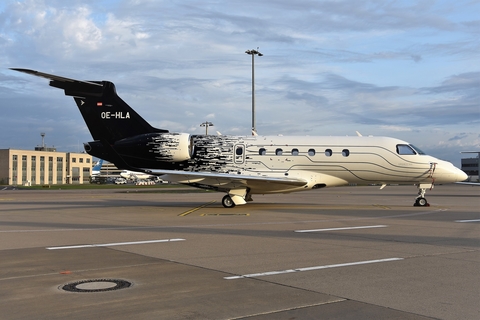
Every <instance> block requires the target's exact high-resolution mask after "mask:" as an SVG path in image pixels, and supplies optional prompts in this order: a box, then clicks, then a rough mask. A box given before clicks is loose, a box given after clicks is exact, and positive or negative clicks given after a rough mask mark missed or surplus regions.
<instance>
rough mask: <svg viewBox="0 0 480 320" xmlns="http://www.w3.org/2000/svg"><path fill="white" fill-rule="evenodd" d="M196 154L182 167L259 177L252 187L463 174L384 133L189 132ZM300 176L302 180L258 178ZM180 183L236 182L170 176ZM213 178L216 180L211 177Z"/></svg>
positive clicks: (458, 177)
mask: <svg viewBox="0 0 480 320" xmlns="http://www.w3.org/2000/svg"><path fill="white" fill-rule="evenodd" d="M192 139H193V148H194V151H193V152H194V156H193V157H192V159H191V160H190V161H189V165H187V166H186V167H185V168H184V169H183V170H185V171H193V172H198V173H200V172H203V173H218V174H229V175H232V174H236V175H238V176H239V177H242V176H250V177H251V176H253V177H258V178H259V179H258V183H256V181H255V180H253V181H249V182H248V186H249V189H250V193H251V194H254V193H275V192H294V191H301V190H306V189H314V188H321V187H333V186H342V185H348V184H357V185H368V184H433V183H451V182H456V181H462V180H463V179H465V173H463V171H461V170H459V169H457V168H456V167H454V166H453V165H452V164H451V163H449V162H446V161H442V160H439V159H436V158H434V157H432V156H429V155H425V154H421V151H419V150H418V149H414V147H411V146H410V145H409V144H408V143H407V142H405V141H402V140H398V139H394V138H387V137H362V136H352V137H349V136H345V137H328V136H321V137H313V136H312V137H310V136H304V137H299V136H297V137H292V136H290V137H286V136H285V137H284V136H252V137H235V136H213V135H212V136H204V135H202V136H193V137H192ZM262 177H263V178H283V179H296V180H303V181H305V182H306V183H305V184H304V185H297V186H295V185H286V184H278V183H275V181H272V182H271V183H265V181H262V180H261V178H262ZM169 178H172V179H173V180H176V181H178V182H181V183H192V182H194V183H197V184H199V185H210V186H217V187H218V188H219V189H227V190H228V189H232V188H235V183H234V182H233V183H232V182H228V181H223V180H222V179H221V178H219V176H218V175H217V176H212V177H208V176H204V177H203V178H200V177H199V179H198V180H195V179H192V178H191V177H189V178H188V179H187V180H183V179H182V178H181V177H169ZM215 180H217V181H218V182H215Z"/></svg>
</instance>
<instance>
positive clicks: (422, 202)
mask: <svg viewBox="0 0 480 320" xmlns="http://www.w3.org/2000/svg"><path fill="white" fill-rule="evenodd" d="M428 187H430V189H431V188H433V184H432V185H431V186H430V185H425V184H419V185H418V196H417V198H416V199H415V203H414V204H413V205H414V206H415V207H430V203H428V202H427V199H425V192H426V190H427V188H428Z"/></svg>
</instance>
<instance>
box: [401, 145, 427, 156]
mask: <svg viewBox="0 0 480 320" xmlns="http://www.w3.org/2000/svg"><path fill="white" fill-rule="evenodd" d="M397 153H398V154H400V155H403V156H408V155H410V156H413V155H416V154H419V155H424V154H425V152H423V151H422V150H420V149H419V148H417V147H415V146H414V145H413V144H397Z"/></svg>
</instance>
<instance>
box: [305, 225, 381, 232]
mask: <svg viewBox="0 0 480 320" xmlns="http://www.w3.org/2000/svg"><path fill="white" fill-rule="evenodd" d="M386 227H387V226H386V225H377V226H360V227H344V228H329V229H312V230H295V232H324V231H340V230H355V229H370V228H386Z"/></svg>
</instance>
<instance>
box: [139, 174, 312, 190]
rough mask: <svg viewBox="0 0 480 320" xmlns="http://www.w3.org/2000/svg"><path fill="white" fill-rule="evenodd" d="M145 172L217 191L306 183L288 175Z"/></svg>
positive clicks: (302, 184) (273, 188) (281, 187)
mask: <svg viewBox="0 0 480 320" xmlns="http://www.w3.org/2000/svg"><path fill="white" fill-rule="evenodd" d="M142 171H144V172H146V173H150V174H154V175H162V179H164V180H167V181H172V182H178V183H182V184H190V185H196V186H199V187H211V188H212V189H216V190H219V191H223V190H227V191H228V190H230V189H235V188H246V187H248V188H250V189H253V190H254V189H257V188H261V189H263V190H265V191H270V192H272V191H279V192H282V191H285V192H288V190H290V189H296V188H299V187H302V186H304V185H306V184H307V183H308V182H307V181H306V180H304V179H299V178H289V177H268V176H260V175H258V176H250V175H242V174H231V173H212V172H191V171H175V170H157V169H152V170H150V169H144V170H142Z"/></svg>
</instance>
